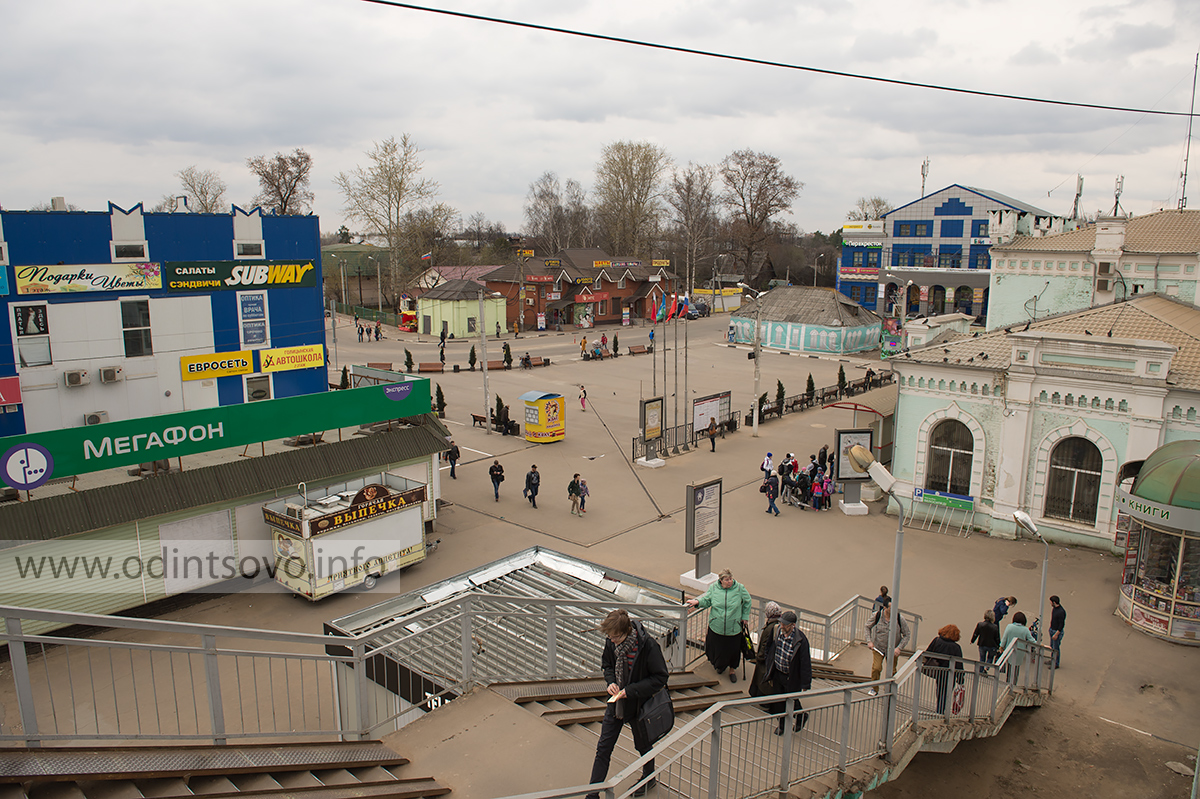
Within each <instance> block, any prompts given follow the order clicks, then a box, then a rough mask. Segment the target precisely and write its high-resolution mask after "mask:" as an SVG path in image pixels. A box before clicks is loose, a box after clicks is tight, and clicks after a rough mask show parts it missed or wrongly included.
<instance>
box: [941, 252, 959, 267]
mask: <svg viewBox="0 0 1200 799" xmlns="http://www.w3.org/2000/svg"><path fill="white" fill-rule="evenodd" d="M960 255H961V254H960V253H957V252H944V253H942V254H941V256H940V257H939V264H940V266H941V267H942V269H958V267H959V257H960Z"/></svg>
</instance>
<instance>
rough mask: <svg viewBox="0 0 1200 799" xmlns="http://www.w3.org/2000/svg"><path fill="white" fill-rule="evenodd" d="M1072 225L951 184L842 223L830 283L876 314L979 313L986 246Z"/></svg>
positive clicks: (987, 264) (984, 293)
mask: <svg viewBox="0 0 1200 799" xmlns="http://www.w3.org/2000/svg"><path fill="white" fill-rule="evenodd" d="M1073 224H1074V223H1070V222H1067V221H1066V220H1064V219H1062V218H1061V217H1055V216H1054V215H1053V214H1051V213H1050V212H1048V211H1043V210H1042V209H1040V208H1036V207H1034V206H1032V205H1029V204H1028V203H1024V202H1021V201H1020V200H1016V199H1013V198H1012V197H1008V196H1006V195H1004V194H1000V193H999V192H995V191H991V190H989V189H979V188H973V187H970V186H960V185H958V184H954V185H951V186H947V187H946V188H944V189H941V190H940V191H936V192H934V193H933V194H929V195H927V196H925V197H922V198H921V199H919V200H916V201H915V202H911V203H908V204H907V205H902V206H900V207H899V208H896V209H895V210H893V211H890V212H888V213H887V214H885V215H884V218H883V219H881V220H871V221H867V222H847V223H846V225H845V226H844V227H843V228H842V242H843V243H842V257H841V263H840V264H839V266H838V277H837V288H838V291H840V292H841V293H842V294H844V295H846V296H847V297H849V298H850V299H852V300H854V301H855V302H858V303H860V304H861V305H862V306H863V307H865V308H868V309H870V310H873V311H875V312H876V313H879V314H880V315H890V316H900V315H901V313H900V311H901V310H903V311H904V314H905V315H907V316H918V315H924V316H935V315H939V314H945V313H955V312H958V313H965V314H967V315H969V316H972V317H975V316H981V315H983V314H985V313H986V312H987V306H988V282H989V275H990V270H991V260H990V249H991V246H992V245H993V244H994V243H998V242H1002V241H1007V240H1009V239H1011V238H1013V237H1014V236H1016V235H1018V234H1021V235H1029V236H1038V235H1047V234H1049V233H1059V232H1062V231H1063V230H1065V229H1071V227H1072V225H1073ZM900 302H903V309H901V308H899V307H897V304H898V303H900Z"/></svg>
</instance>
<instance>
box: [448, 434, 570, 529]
mask: <svg viewBox="0 0 1200 799" xmlns="http://www.w3.org/2000/svg"><path fill="white" fill-rule="evenodd" d="M448 457H449V459H450V476H451V477H453V478H454V479H458V478H457V477H456V476H455V474H454V467H455V465H456V464H457V462H458V446H457V445H455V443H454V442H453V441H451V442H450V450H449V453H448ZM488 477H489V478H491V481H492V496H493V497H494V498H495V500H496V502H499V501H500V484H501V483H503V482H504V466H503V465H501V463H500V460H499V458H496V459H493V460H492V465H491V466H489V467H488ZM541 489H542V473H541V472H539V471H538V467H537V464H536V463H535V464H533V465H532V466H530V467H529V471H528V472H526V473H525V487H524V488H523V489H522V490H521V496H523V497H524V498H525V500H526V501H527V502H528V503H529V504H530V505H532V506H533V507H534V508H535V509H536V508H537V506H538V504H537V498H538V493H539V492H540V491H541ZM590 495H591V491H590V490H589V489H588V484H587V480H585V479H584V478H582V477H580V476H579V473H578V472H576V473H575V474H574V475H572V476H571V482H569V483H568V484H567V499H568V500H569V501H570V503H571V515H572V516H578V517H579V518H581V519H582V518H583V514H585V513H587V500H588V497H589V496H590Z"/></svg>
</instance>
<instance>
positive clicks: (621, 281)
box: [617, 277, 625, 289]
mask: <svg viewBox="0 0 1200 799" xmlns="http://www.w3.org/2000/svg"><path fill="white" fill-rule="evenodd" d="M617 288H618V289H623V288H625V278H624V277H620V278H617Z"/></svg>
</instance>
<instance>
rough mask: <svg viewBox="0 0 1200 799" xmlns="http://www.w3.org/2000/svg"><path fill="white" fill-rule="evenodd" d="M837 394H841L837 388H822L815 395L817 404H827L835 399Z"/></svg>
mask: <svg viewBox="0 0 1200 799" xmlns="http://www.w3.org/2000/svg"><path fill="white" fill-rule="evenodd" d="M839 394H841V390H840V389H838V387H837V386H830V387H829V388H823V389H821V390H820V391H819V392H818V394H817V402H820V403H821V404H824V403H826V402H829V401H830V400H835V399H837V398H838V395H839Z"/></svg>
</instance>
